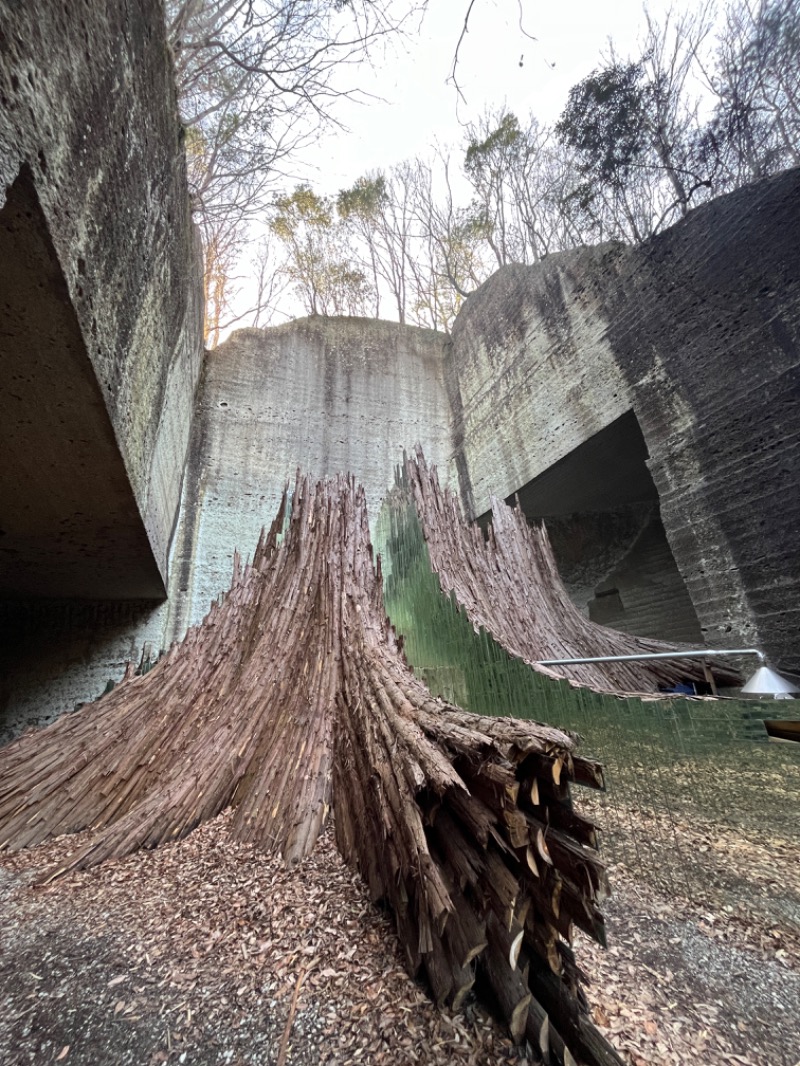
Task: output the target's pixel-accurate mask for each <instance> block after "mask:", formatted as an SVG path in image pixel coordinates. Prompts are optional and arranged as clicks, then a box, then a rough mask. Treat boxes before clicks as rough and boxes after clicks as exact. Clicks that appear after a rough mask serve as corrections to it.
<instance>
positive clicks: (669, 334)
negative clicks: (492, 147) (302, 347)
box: [449, 170, 800, 670]
mask: <svg viewBox="0 0 800 1066" xmlns="http://www.w3.org/2000/svg"><path fill="white" fill-rule="evenodd" d="M798 204H800V170H794V171H789V172H786V173H784V174H782V175H779V176H777V177H775V178H772V179H770V180H768V181H765V182H761V183H759V184H757V185H753V186H748V187H747V188H744V189H741V190H739V191H738V192H736V193H733V194H731V195H729V196H725V197H721V198H720V199H718V200H715V201H714V202H712V203H710V204H708V205H706V206H704V207H702V208H699V209H697V210H696V211H693V212H692V213H691V214H690V215H689V216H688V217H687V218H686V219H685V220H684V221H683V222H681V223H680V224H679V225H677V226H674V227H672V228H671V229H670V230H668V231H666V232H665V233H663V234H662V235H660V236H659V237H657V238H655V239H654V240H651V241H649V242H648V243H647V244H645V245H643V246H642V247H640V248H636V249H628V248H623V247H621V246H605V247H600V248H594V249H578V250H576V251H574V252H570V253H565V254H562V255H557V256H552V257H549V258H548V259H547V260H545V261H544V262H543V263H541V264H539V265H537V266H532V267H521V266H517V267H507V268H505V269H504V270H501V271H500V272H499V273H498V274H496V275H495V276H494V277H493V278H491V279H490V280H489V281H488V282H486V284H485V285H484V286H482V288H481V289H479V290H478V291H477V292H476V293H475V294H474V295H473V296H471V297H470V299H469V300H468V301H467V303H466V306H465V308H464V310H463V311H462V313H461V314H460V315H459V317H458V319H457V321H456V324H455V328H454V331H453V366H452V369H451V374H450V377H449V385H450V395H451V397H453V398H454V437H455V439H456V440H457V441H458V443H459V445H460V447H461V448H462V452H463V454H462V456H461V459H460V468H459V469H460V473H461V478H462V480H461V489H462V495H463V499H464V503H465V506H466V507H467V509H468V510H469V511H470V512H471V513H472V514H474V515H476V516H477V515H480V514H481V513H483V512H484V511H485V510H486V508H487V506H488V496H489V493H490V492H492V491H494V492H495V493H497V494H502V495H504V496H507V495H510V494H511V493H513V492H515V491H517V490H519V489H522V488H523V487H524V486H526V484H527V483H528V482H529V481H531V480H532V479H533V480H534V482H535V479H536V478H537V477H538V476H540V475H542V474H543V473H544V472H545V471H547V470H548V469H549V468H550V467H551V466H553V465H554V464H556V463H558V462H559V461H560V460H563V459H564V458H565V457H566V456H568V455H570V454H572V453H573V452H574V451H575V449H576V448H577V447H579V446H580V445H581V444H582V443H583V442H585V441H586V440H587V439H588V438H589V437H590V436H592V435H593V434H597V433H599V432H600V431H602V430H604V429H605V428H607V427H608V426H609V425H610V424H611V423H612V421H613V420H615V419H618V418H620V416H621V415H623V414H624V413H625V412H628V411H632V412H633V415H634V416H635V418H636V420H637V422H638V424H639V426H640V427H641V431H642V434H643V437H644V441H645V444H646V449H647V453H648V459H647V466H648V468H649V471H650V474H651V475H652V479H653V482H654V484H655V487H656V489H657V493H658V498H659V501H660V511H661V518H662V520H663V523H664V527H665V530H666V534H667V538H668V541H669V544H670V546H671V549H672V552H673V554H674V557H675V560H676V562H677V565H678V568H679V570H680V572H681V574H682V576H683V579H684V581H685V583H686V586H687V588H688V591H689V594H690V597H691V600H692V603H693V605H694V609H695V611H696V612H697V615H698V618H699V621H700V624H701V627H702V631H703V634H704V636H705V638H706V640H707V641H708V642H709V643H710V644H714V645H716V646H717V647H720V646H722V645H725V644H728V645H730V644H731V643H733V644H737V645H738V644H746V645H751V644H756V645H759V646H762V647H763V648H764V649H765V650H766V651H767V652H768V653H769V654H770V655H771V656H772V657H773V658H774V659H775V661H776V662H779V663H781V664H782V665H783V666H784V668H785V669H793V670H800V640H798V633H800V567H798V565H797V530H798V528H800V492H798V484H799V483H800V469H799V467H798V456H800V419H799V418H798V410H799V409H800V407H799V405H798V401H799V400H800V347H799V346H798V339H799V338H800V257H798V254H797V248H798V247H799V246H800V209H798ZM611 466H613V464H611ZM611 474H613V470H611V469H610V472H609V476H610V475H611Z"/></svg>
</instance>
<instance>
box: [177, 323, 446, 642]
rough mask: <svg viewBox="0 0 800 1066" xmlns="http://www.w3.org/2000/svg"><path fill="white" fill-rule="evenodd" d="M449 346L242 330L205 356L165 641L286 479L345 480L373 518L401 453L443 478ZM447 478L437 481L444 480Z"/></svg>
mask: <svg viewBox="0 0 800 1066" xmlns="http://www.w3.org/2000/svg"><path fill="white" fill-rule="evenodd" d="M446 350H447V338H446V337H445V336H444V335H443V334H440V333H435V332H433V331H432V330H424V329H417V328H416V327H413V326H401V325H399V324H397V323H394V322H381V321H376V320H374V319H358V318H340V319H336V318H331V319H324V318H305V319H300V320H298V321H295V322H290V323H288V324H287V325H284V326H277V327H274V328H272V329H265V330H255V329H249V330H240V331H238V332H237V333H234V334H233V336H232V337H231V338H230V340H228V341H227V342H226V343H225V344H222V345H220V346H219V347H218V348H216V349H215V350H214V351H212V352H209V353H208V356H207V358H206V364H205V370H204V375H203V381H202V385H201V389H200V392H199V396H198V402H197V408H196V412H195V435H194V439H193V443H192V447H191V452H190V458H189V463H188V467H187V473H186V483H185V489H184V503H183V508H182V512H181V521H180V527H179V529H178V534H177V538H176V546H175V554H174V558H173V562H172V570H171V588H170V600H171V604H172V606H171V610H170V619H169V624H168V633H167V637H168V639H174V638H176V637H178V636H182V635H183V632H184V631H185V628H186V626H187V625H190V624H193V623H195V622H198V621H200V619H201V618H202V617H203V615H204V614H205V612H206V611H207V610H208V605H209V602H210V601H211V600H212V599H213V598H215V597H216V596H217V595H218V593H219V592H220V591H221V590H222V589H224V588H226V587H227V585H228V584H229V583H230V575H231V561H232V557H233V552H234V550H235V549H238V550H239V551H240V552H241V553H242V555H244V556H248V555H250V554H252V551H253V549H254V547H255V545H256V543H257V541H258V537H259V533H260V531H261V528H262V526H264V525H269V522H270V521H271V519H272V517H273V516H274V514H275V511H276V510H277V506H278V502H279V500H280V495H281V492H282V491H283V487H284V485H285V484H286V482H287V480H291V479H292V478H293V477H294V475H295V472H296V470H297V468H298V467H300V468H302V469H303V470H304V471H305V472H308V473H311V474H312V475H313V476H315V477H324V476H325V475H328V474H335V473H338V472H341V471H348V472H349V473H351V474H352V475H353V476H354V477H355V478H356V480H357V481H359V482H360V483H361V484H362V485H363V486H364V488H365V490H366V494H367V502H368V506H369V510H370V515H371V518H372V519H374V518H375V517H376V516H377V513H378V510H379V509H380V504H381V501H382V499H383V496H384V494H385V492H386V489H387V488H388V487H390V486H391V484H392V483H393V480H394V470H395V467H396V466H397V465H398V464H399V463H400V462H401V460H402V456H403V449H404V448H407V449H411V448H413V447H414V445H415V444H417V443H421V444H422V445H423V447H424V449H425V452H426V454H427V455H428V456H429V457H430V459H431V460H432V461H433V462H435V463H436V464H437V465H438V466H439V468H440V470H441V471H442V477H443V479H444V480H447V478H448V476H451V477H453V476H454V466H453V463H452V448H451V443H450V417H449V406H448V400H447V394H446V389H445V383H444V366H445V355H446ZM448 472H449V475H448Z"/></svg>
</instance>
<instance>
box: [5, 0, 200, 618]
mask: <svg viewBox="0 0 800 1066" xmlns="http://www.w3.org/2000/svg"><path fill="white" fill-rule="evenodd" d="M163 25H164V20H163V10H162V5H161V3H160V0H134V2H132V3H127V4H120V3H118V2H117V0H98V2H93V3H81V4H54V3H47V4H27V3H25V4H22V3H16V2H12V0H0V27H2V33H0V104H1V105H2V106H1V107H0V207H2V209H1V210H0V245H2V247H1V248H0V252H2V259H3V262H4V264H5V269H7V270H8V271H9V272H10V276H9V277H6V276H4V277H3V279H2V280H3V295H4V298H5V299H6V306H5V308H4V311H3V328H2V333H1V334H0V338H1V339H0V386H1V387H2V392H3V403H4V419H3V427H4V428H3V437H2V446H1V447H0V516H2V517H0V527H2V528H3V529H4V530H5V538H4V541H5V543H4V547H5V549H6V550H7V551H8V550H13V551H14V552H15V555H14V556H13V567H9V566H3V565H2V564H1V563H0V596H2V595H8V594H12V595H21V596H25V595H45V596H76V595H77V596H83V597H87V596H89V597H98V598H99V597H108V598H117V597H125V598H130V597H143V596H148V597H150V596H152V597H156V596H160V597H163V596H164V594H165V586H166V563H167V553H168V550H169V540H170V536H171V533H172V530H173V527H174V523H175V518H176V514H177V508H178V502H179V495H180V483H181V477H182V472H183V465H184V460H185V455H186V447H187V443H188V439H189V426H190V415H191V410H192V397H193V393H194V389H195V385H196V381H197V377H198V374H199V370H200V363H201V357H202V323H201V307H200V293H201V288H200V282H199V273H198V272H199V269H200V267H199V260H198V255H197V247H196V244H195V236H194V233H193V229H192V225H191V221H190V217H189V206H188V198H187V193H186V172H185V164H184V158H183V145H182V130H181V127H180V124H179V121H178V114H177V105H176V97H175V88H174V84H173V77H172V64H171V60H170V57H169V55H168V52H167V45H166V40H165V35H164V29H163ZM3 204H4V205H5V206H2V205H3ZM12 542H13V543H12ZM37 574H38V575H39V577H38V579H37Z"/></svg>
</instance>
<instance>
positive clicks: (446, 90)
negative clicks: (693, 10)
mask: <svg viewBox="0 0 800 1066" xmlns="http://www.w3.org/2000/svg"><path fill="white" fill-rule="evenodd" d="M689 2H690V3H691V0H689ZM468 6H469V5H468V0H429V2H428V10H427V14H426V16H425V18H424V20H423V22H422V25H421V28H420V29H419V32H414V33H413V34H412V35H411V36H410V38H409V39H407V40H406V41H405V42H404V46H398V47H397V48H395V49H394V55H391V54H389V55H387V56H386V57H385V58H383V59H382V60H381V61H380V63H379V64H376V68H375V69H370V68H369V67H361V68H359V70H358V74H357V78H356V79H355V80H356V81H357V82H358V84H359V86H360V87H361V88H362V89H364V90H365V91H367V92H370V93H372V94H373V95H374V96H375V97H380V98H382V99H373V100H371V101H370V102H369V103H365V104H363V105H356V104H348V105H346V106H342V107H341V108H340V109H339V112H338V117H339V118H340V119H341V120H342V121H344V122H345V123H346V125H347V127H348V130H347V131H340V132H337V133H336V134H334V135H332V136H330V137H328V138H324V139H323V140H322V141H321V142H320V143H319V144H318V146H317V147H316V148H315V149H314V150H313V151H306V152H305V153H304V161H305V163H306V165H307V167H308V171H307V173H308V180H309V181H310V182H311V183H312V184H313V185H314V186H315V187H318V188H319V189H320V191H323V192H336V191H338V189H340V188H343V187H346V186H347V185H348V184H352V182H353V181H354V180H355V179H356V178H357V177H359V176H360V175H361V174H364V173H365V172H366V171H368V170H373V169H376V168H378V167H389V166H391V165H392V164H394V163H399V162H402V161H403V160H404V159H409V158H412V157H414V156H417V155H425V154H427V153H428V152H429V150H430V148H431V146H432V145H433V144H434V143H435V142H438V143H440V144H441V145H443V146H444V145H455V146H458V145H459V144H460V143H461V141H462V140H463V137H464V125H465V124H466V122H468V121H470V120H474V119H475V118H476V117H477V116H478V115H479V114H480V113H481V112H482V111H483V110H484V109H485V108H486V107H487V106H492V107H499V106H501V105H502V104H504V103H505V104H506V105H507V106H508V107H509V108H510V110H512V111H514V112H515V113H516V114H517V115H519V116H520V117H522V116H523V115H527V114H528V113H530V112H531V111H532V112H533V113H534V114H535V115H536V116H537V118H539V119H540V120H541V121H544V122H550V121H555V119H557V118H558V116H559V115H560V113H561V111H562V110H563V108H564V105H565V104H566V101H567V94H568V92H569V90H570V88H571V87H572V86H573V85H575V84H576V83H577V82H579V81H580V80H581V79H582V78H584V77H586V75H587V74H589V73H590V72H591V71H592V70H593V69H594V68H595V67H596V66H597V65H598V63H599V62H600V58H601V53H602V52H603V51H604V50H605V49H606V48H607V45H608V39H609V37H611V38H613V40H614V43H615V48H616V50H617V51H618V52H619V53H620V54H621V55H623V56H624V55H626V54H627V53H628V52H632V53H633V52H635V48H636V38H637V35H638V34H639V33H640V32H641V30H642V28H643V25H644V14H643V7H642V0H614V2H602V0H594V2H593V0H546V2H545V0H475V4H474V6H473V9H472V14H471V16H470V20H469V32H468V33H467V35H466V37H465V38H464V41H463V43H462V45H461V48H460V51H459V61H458V67H457V77H458V80H459V83H460V87H461V93H462V96H459V94H458V92H457V91H456V89H455V88H454V86H453V85H452V84H448V83H447V79H448V75H449V73H450V70H451V67H452V63H453V56H454V53H455V49H456V45H457V43H458V38H459V34H460V31H461V28H462V26H463V22H464V15H465V13H466V10H467V8H468ZM648 6H649V9H650V10H651V12H653V13H654V14H655V15H656V16H660V15H663V13H664V11H665V10H666V9H667V7H668V6H669V5H668V0H650V2H649V5H648ZM681 6H683V5H681ZM520 10H522V12H523V27H524V31H525V32H524V33H523V32H522V31H521V30H520V26H519V13H520ZM531 38H535V40H531Z"/></svg>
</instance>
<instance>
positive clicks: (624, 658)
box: [533, 648, 767, 666]
mask: <svg viewBox="0 0 800 1066" xmlns="http://www.w3.org/2000/svg"><path fill="white" fill-rule="evenodd" d="M720 655H757V656H758V659H759V662H761V664H762V665H766V662H767V657H766V656H765V655H764V652H763V651H760V650H759V649H758V648H693V649H692V650H690V651H653V652H649V653H646V654H642V655H595V656H591V657H586V658H583V659H538V660H537V661H536V662H535V663H534V664H533V665H534V666H580V665H581V663H632V662H643V661H645V660H647V659H708V658H711V657H713V656H720Z"/></svg>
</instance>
